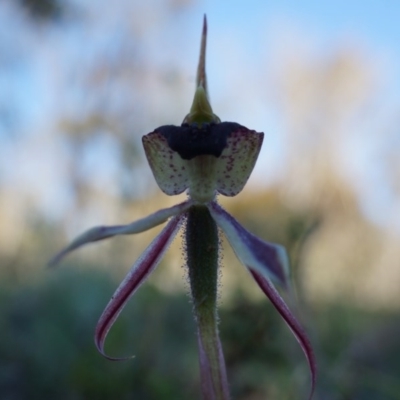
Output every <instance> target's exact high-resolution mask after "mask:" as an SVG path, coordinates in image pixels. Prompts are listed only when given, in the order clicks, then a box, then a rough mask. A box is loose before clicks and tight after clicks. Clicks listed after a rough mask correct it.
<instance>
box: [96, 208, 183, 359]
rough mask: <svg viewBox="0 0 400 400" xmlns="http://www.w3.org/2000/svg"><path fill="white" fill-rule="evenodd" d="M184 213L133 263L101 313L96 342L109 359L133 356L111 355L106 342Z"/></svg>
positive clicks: (99, 349) (159, 256) (154, 266)
mask: <svg viewBox="0 0 400 400" xmlns="http://www.w3.org/2000/svg"><path fill="white" fill-rule="evenodd" d="M182 220H183V216H182V215H178V216H176V217H174V218H172V219H171V220H170V221H169V222H168V224H167V225H166V226H165V228H164V229H163V230H162V231H161V233H160V234H159V235H158V236H157V237H156V238H155V239H154V240H153V241H152V242H151V244H150V245H149V246H148V247H147V249H146V250H145V251H144V253H143V254H142V255H141V256H140V258H139V259H138V260H137V261H136V263H135V264H134V265H133V267H132V268H131V270H130V271H129V273H128V275H127V276H126V277H125V279H124V280H123V281H122V283H121V284H120V285H119V287H118V288H117V290H116V291H115V293H114V295H113V296H112V298H111V300H110V301H109V302H108V304H107V306H106V308H105V309H104V311H103V313H102V314H101V316H100V318H99V321H98V323H97V326H96V332H95V344H96V347H97V349H98V351H99V352H100V354H102V355H103V356H104V357H106V358H107V359H109V360H113V361H118V360H126V359H129V358H131V357H122V358H120V357H110V356H108V355H107V354H106V353H105V351H104V343H105V340H106V338H107V335H108V332H109V331H110V329H111V327H112V326H113V324H114V322H115V321H116V319H117V318H118V316H119V314H120V313H121V311H122V310H123V308H124V307H125V305H126V303H127V302H128V300H129V299H130V298H131V296H132V295H133V294H134V293H135V292H136V290H137V289H138V288H139V287H140V286H141V284H142V283H143V282H144V281H145V280H146V278H147V277H148V276H149V275H150V274H151V273H152V272H153V271H154V269H155V268H156V267H157V265H158V263H159V262H160V260H161V258H162V256H163V255H164V253H165V252H166V251H167V249H168V247H169V245H170V243H171V242H172V240H173V239H174V237H175V236H176V234H177V232H178V230H179V227H180V224H181V221H182Z"/></svg>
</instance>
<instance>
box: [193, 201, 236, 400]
mask: <svg viewBox="0 0 400 400" xmlns="http://www.w3.org/2000/svg"><path fill="white" fill-rule="evenodd" d="M218 246H219V241H218V228H217V226H216V224H215V222H214V220H213V218H212V217H211V215H210V212H209V211H208V209H207V208H206V207H204V206H196V207H192V208H191V209H190V210H189V211H188V213H187V227H186V250H187V263H188V268H189V280H190V288H191V293H192V299H193V306H194V312H195V317H196V322H197V329H198V342H199V358H200V371H201V380H202V392H203V399H204V400H227V399H229V391H228V383H227V377H226V368H225V361H224V356H223V353H222V346H221V342H220V339H219V335H218V316H217V296H218Z"/></svg>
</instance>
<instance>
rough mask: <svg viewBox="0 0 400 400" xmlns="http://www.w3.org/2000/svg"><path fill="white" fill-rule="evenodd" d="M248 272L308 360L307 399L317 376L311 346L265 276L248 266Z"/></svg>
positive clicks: (300, 327) (302, 330)
mask: <svg viewBox="0 0 400 400" xmlns="http://www.w3.org/2000/svg"><path fill="white" fill-rule="evenodd" d="M249 269H250V273H251V274H252V275H253V278H254V279H255V281H256V282H257V283H258V285H259V286H260V288H261V290H262V291H263V292H264V293H265V294H266V296H267V297H268V298H269V300H270V301H271V303H272V304H273V305H274V307H275V308H276V309H277V311H278V312H279V314H280V315H281V316H282V318H283V319H284V320H285V322H286V323H287V325H288V326H289V328H290V329H291V331H292V332H293V334H294V336H295V337H296V339H297V341H298V342H299V344H300V346H301V348H302V350H303V352H304V354H305V356H306V358H307V361H308V366H309V368H310V373H311V391H310V396H309V399H311V398H312V395H313V393H314V388H315V381H316V376H317V364H316V361H315V357H314V352H313V349H312V346H311V343H310V341H309V339H308V337H307V335H306V333H305V332H304V329H303V328H302V326H301V325H300V323H299V322H298V321H297V319H296V318H295V316H294V315H293V314H292V312H291V311H290V309H289V307H288V306H287V305H286V303H285V301H284V300H283V299H282V297H281V295H280V294H279V293H278V291H277V290H276V289H275V287H274V285H273V284H272V283H271V282H270V281H269V280H268V278H265V277H264V276H263V275H262V274H260V273H259V271H257V270H256V269H253V268H249Z"/></svg>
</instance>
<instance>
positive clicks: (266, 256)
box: [208, 202, 289, 287]
mask: <svg viewBox="0 0 400 400" xmlns="http://www.w3.org/2000/svg"><path fill="white" fill-rule="evenodd" d="M208 209H209V210H210V213H211V215H212V216H213V218H214V220H215V222H216V223H217V225H218V226H219V227H220V228H221V229H222V230H223V232H224V234H225V236H226V237H227V239H228V241H229V243H230V244H231V246H232V248H233V250H234V252H235V254H236V256H237V257H238V258H239V260H240V261H241V262H242V263H243V264H244V265H245V266H247V267H248V268H252V269H254V270H256V271H258V272H259V273H260V274H261V275H262V276H264V277H266V278H268V279H272V280H274V281H275V282H277V283H279V284H280V285H282V286H283V287H287V286H288V275H289V263H288V258H287V254H286V250H285V248H284V247H283V246H280V245H278V244H273V243H268V242H265V241H263V240H261V239H260V238H258V237H257V236H255V235H253V234H252V233H250V232H249V231H247V230H246V229H245V228H243V226H242V225H240V224H239V222H238V221H236V219H235V218H233V217H232V215H230V214H229V213H228V212H227V211H225V210H224V209H223V208H222V207H221V206H220V205H218V204H217V203H216V202H211V203H209V204H208Z"/></svg>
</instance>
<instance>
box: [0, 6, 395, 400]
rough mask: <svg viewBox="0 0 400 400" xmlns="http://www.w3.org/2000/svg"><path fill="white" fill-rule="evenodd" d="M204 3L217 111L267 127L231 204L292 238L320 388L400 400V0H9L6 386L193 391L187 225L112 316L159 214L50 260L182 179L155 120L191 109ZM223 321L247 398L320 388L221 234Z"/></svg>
mask: <svg viewBox="0 0 400 400" xmlns="http://www.w3.org/2000/svg"><path fill="white" fill-rule="evenodd" d="M203 13H207V17H208V23H209V47H208V54H207V69H208V77H209V87H210V95H211V99H212V105H213V109H214V111H215V112H216V114H217V115H218V116H219V117H220V118H221V119H222V120H223V121H235V122H239V123H241V124H242V125H245V126H247V127H248V128H251V129H255V130H257V131H263V132H265V140H264V145H263V149H262V152H261V154H260V157H259V161H258V163H257V166H256V168H255V170H254V173H253V175H252V177H251V179H250V180H249V182H248V184H247V186H246V188H245V190H244V191H243V192H242V193H241V194H240V195H238V196H237V197H235V198H232V199H222V198H221V202H222V203H223V204H224V206H225V207H226V208H227V209H228V211H230V212H231V213H232V214H234V215H235V216H236V218H237V219H238V220H239V221H240V222H241V223H242V224H243V225H245V226H246V227H247V228H248V229H249V230H250V231H252V232H254V233H255V234H257V235H259V236H261V237H262V238H264V239H266V240H269V241H273V242H278V243H282V244H284V245H285V246H286V247H287V248H288V251H289V253H290V257H291V261H292V271H293V281H294V284H295V286H296V290H297V297H298V301H297V305H296V306H295V308H296V309H297V314H298V315H299V317H300V319H301V320H302V321H303V324H304V325H305V326H306V330H307V331H308V332H309V335H310V337H311V340H312V342H313V345H314V347H315V352H316V356H317V360H318V366H319V378H318V384H317V390H316V395H315V398H316V399H323V400H331V399H332V400H354V399H355V400H364V399H373V400H380V399H382V400H383V399H385V400H386V399H400V379H399V376H400V341H399V340H398V338H399V337H400V290H399V288H400V268H399V267H400V245H399V243H400V157H399V152H400V128H399V125H400V95H399V93H400V78H399V77H400V53H399V43H400V25H399V23H398V21H399V18H400V4H399V3H398V2H397V1H395V0H385V1H372V0H371V1H358V0H354V1H342V0H338V1H335V2H317V1H312V0H304V1H302V2H297V1H295V0H287V1H279V2H278V1H257V0H248V1H246V2H240V1H230V2H228V1H226V2H224V1H221V2H213V1H211V0H210V1H206V0H204V1H201V0H158V1H157V0H149V1H146V2H144V1H139V0H115V1H113V2H109V1H106V0H97V1H94V0H65V1H62V0H3V1H1V2H0V205H1V206H0V221H1V223H0V262H1V264H0V338H1V340H0V399H7V400H17V399H44V398H50V399H68V400H69V399H74V400H75V399H77V400H80V399H144V400H151V399H197V398H200V386H199V370H198V361H197V348H196V339H195V326H194V323H193V318H192V316H191V304H190V300H189V297H188V296H187V292H188V284H187V279H186V272H185V268H184V261H183V260H184V259H183V257H182V243H181V240H180V238H178V239H177V240H176V241H175V242H174V244H173V245H172V247H171V249H170V251H169V252H168V254H167V256H166V257H165V258H164V260H163V261H162V263H161V265H160V267H159V269H158V270H157V271H156V272H155V273H154V275H153V276H152V277H151V278H150V279H149V281H148V282H146V284H145V285H144V287H143V288H142V289H141V290H140V291H139V292H138V294H137V295H135V297H134V299H133V300H132V301H131V302H130V304H129V305H128V306H127V308H126V310H125V311H124V312H123V313H122V315H121V318H120V319H119V320H118V322H117V323H116V325H115V327H114V328H113V330H112V331H111V333H110V338H109V341H108V342H107V350H108V351H109V352H110V353H111V354H115V355H125V354H135V355H136V358H135V359H134V360H132V361H127V362H121V363H112V362H109V361H107V360H104V359H103V358H102V357H101V356H100V355H98V353H97V351H96V350H95V348H94V344H93V334H94V328H95V325H96V322H97V319H98V317H99V315H100V313H101V312H102V310H103V307H104V306H105V305H106V303H107V302H108V300H109V298H110V297H111V295H112V294H113V291H114V290H115V288H116V287H117V285H118V283H119V281H120V280H121V279H122V278H123V276H124V275H125V274H126V272H127V271H128V269H129V267H130V266H131V265H132V264H133V262H134V260H135V259H136V258H137V257H138V256H139V255H140V253H141V252H142V251H143V249H144V248H145V247H146V246H147V244H148V243H149V242H150V241H151V239H152V238H153V237H154V236H155V235H156V233H157V231H158V230H159V229H153V230H151V231H150V232H146V233H143V234H141V235H137V236H135V237H129V238H115V239H113V240H112V241H109V242H104V243H99V244H96V245H94V246H88V248H85V249H82V250H81V251H80V252H79V253H77V254H74V255H71V256H70V257H69V258H68V259H67V260H66V261H65V262H63V264H62V265H61V266H60V267H59V268H58V269H56V270H47V269H46V268H45V265H46V262H47V261H48V260H49V259H50V258H51V256H52V255H53V254H54V253H55V252H57V250H59V249H60V248H61V247H63V246H64V245H65V244H66V243H67V242H68V241H70V240H71V239H72V238H73V237H74V236H76V235H77V234H79V233H80V232H81V231H83V230H85V229H86V228H88V227H91V226H93V225H99V224H119V223H128V222H129V221H133V220H135V219H137V218H140V217H142V216H145V215H147V214H149V213H151V212H154V211H155V210H158V209H159V208H161V207H168V206H171V205H173V204H176V203H177V202H178V201H180V200H181V199H179V198H176V197H175V198H170V197H167V196H165V195H163V194H162V193H161V191H160V190H159V189H158V187H157V186H156V184H155V182H154V180H153V178H152V175H151V171H150V169H149V167H148V165H147V163H146V161H145V157H144V153H143V149H142V146H141V137H142V135H144V134H146V133H149V132H151V131H152V130H154V129H155V128H156V127H158V126H160V125H163V124H180V123H181V121H182V119H183V118H184V116H185V115H186V114H187V112H188V110H189V107H190V105H191V101H192V96H193V93H194V82H195V68H196V65H197V56H198V51H199V40H200V32H201V25H202V17H203ZM223 246H224V251H223V258H222V279H221V294H220V319H221V324H220V327H221V336H222V342H223V345H224V350H225V357H226V362H227V367H228V375H229V380H230V386H231V392H232V397H233V398H234V399H241V400H262V399H270V400H285V399H287V400H289V399H305V398H307V395H308V394H307V393H308V390H309V373H308V369H307V365H306V362H305V359H304V357H303V355H302V353H301V350H300V349H299V346H298V345H297V343H296V341H295V339H294V338H293V337H292V335H291V334H290V332H289V330H288V328H287V327H286V325H285V323H284V322H283V321H282V320H281V319H280V318H279V316H278V315H277V313H276V312H275V310H274V309H273V307H272V306H271V305H270V304H269V303H268V301H267V300H266V299H265V298H264V297H263V296H262V294H261V292H260V291H259V290H258V288H257V287H256V286H255V284H253V282H252V280H251V278H250V277H249V275H248V274H247V273H246V271H245V270H244V269H243V268H242V267H241V266H240V265H239V263H238V262H237V261H236V260H235V257H234V256H233V254H232V251H231V249H230V248H229V246H228V245H227V244H226V243H225V242H224V243H223Z"/></svg>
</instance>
